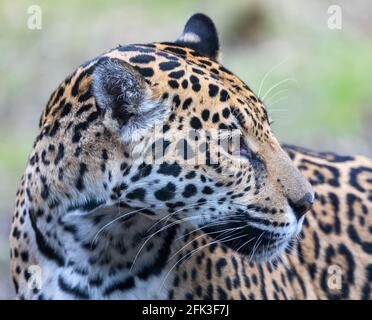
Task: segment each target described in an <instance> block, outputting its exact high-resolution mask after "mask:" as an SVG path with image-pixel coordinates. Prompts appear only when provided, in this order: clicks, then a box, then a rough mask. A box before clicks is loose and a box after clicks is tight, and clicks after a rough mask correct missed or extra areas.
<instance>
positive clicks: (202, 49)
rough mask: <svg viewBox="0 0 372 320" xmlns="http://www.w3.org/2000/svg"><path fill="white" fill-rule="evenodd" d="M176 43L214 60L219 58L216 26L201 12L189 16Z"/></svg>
mask: <svg viewBox="0 0 372 320" xmlns="http://www.w3.org/2000/svg"><path fill="white" fill-rule="evenodd" d="M176 43H179V44H182V45H184V46H186V47H189V48H192V49H194V50H195V51H197V52H199V53H200V54H202V55H205V56H207V57H210V58H212V59H214V60H218V59H219V50H220V45H219V41H218V34H217V30H216V27H215V25H214V23H213V21H212V19H211V18H209V17H208V16H206V15H205V14H203V13H196V14H194V15H193V16H191V17H190V18H189V20H188V21H187V23H186V25H185V28H184V29H183V32H182V34H181V36H180V37H179V38H178V39H177V40H176Z"/></svg>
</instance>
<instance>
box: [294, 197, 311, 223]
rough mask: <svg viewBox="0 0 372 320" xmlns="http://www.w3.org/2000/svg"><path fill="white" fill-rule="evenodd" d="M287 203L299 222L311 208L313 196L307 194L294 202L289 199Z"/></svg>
mask: <svg viewBox="0 0 372 320" xmlns="http://www.w3.org/2000/svg"><path fill="white" fill-rule="evenodd" d="M288 202H289V205H290V206H291V208H292V209H293V211H294V214H295V216H296V218H297V219H298V220H299V219H300V218H301V217H302V216H303V215H304V214H305V213H306V212H308V211H309V210H310V209H311V207H312V206H313V203H314V195H313V194H312V193H310V192H307V193H306V194H305V195H304V196H303V197H302V198H301V199H300V200H298V201H296V202H294V201H292V200H290V199H289V200H288Z"/></svg>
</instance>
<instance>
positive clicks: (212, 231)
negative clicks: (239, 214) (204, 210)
mask: <svg viewBox="0 0 372 320" xmlns="http://www.w3.org/2000/svg"><path fill="white" fill-rule="evenodd" d="M202 230H203V232H205V233H206V234H208V235H209V236H210V237H212V238H213V239H214V241H218V242H220V243H221V244H223V245H225V246H227V247H228V248H230V249H232V250H233V251H235V252H238V253H240V254H243V255H245V256H248V257H249V260H250V261H255V262H257V261H268V260H270V259H272V258H274V257H276V256H278V255H280V254H281V253H282V252H283V251H284V250H285V248H286V247H287V245H288V244H289V242H290V240H291V238H292V237H290V236H288V234H287V233H278V232H274V231H268V230H263V229H261V228H257V227H254V226H251V225H247V224H244V225H242V223H241V222H228V223H225V224H223V225H222V224H220V225H215V226H208V225H206V226H205V227H202Z"/></svg>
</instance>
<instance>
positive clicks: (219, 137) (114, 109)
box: [36, 14, 314, 260]
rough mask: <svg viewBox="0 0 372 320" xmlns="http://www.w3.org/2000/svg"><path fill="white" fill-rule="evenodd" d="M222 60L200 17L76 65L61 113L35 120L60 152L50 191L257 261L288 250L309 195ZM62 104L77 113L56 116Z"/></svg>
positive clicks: (208, 24)
mask: <svg viewBox="0 0 372 320" xmlns="http://www.w3.org/2000/svg"><path fill="white" fill-rule="evenodd" d="M218 53H219V44H218V37H217V32H216V29H215V26H214V24H213V22H212V21H211V20H210V19H209V18H208V17H206V16H204V15H202V14H197V15H194V16H193V17H191V18H190V19H189V21H188V22H187V24H186V27H185V29H184V32H183V34H182V35H181V37H180V38H179V39H178V40H177V41H176V42H173V43H153V44H148V45H130V46H120V47H118V48H116V49H114V50H112V51H110V52H108V53H106V54H104V55H103V56H101V57H99V58H97V59H94V60H92V61H90V62H89V63H87V64H86V65H83V66H81V67H80V68H79V69H78V70H77V71H76V73H75V74H73V75H72V76H71V77H70V78H69V79H68V80H67V81H66V82H65V84H64V87H65V92H66V91H67V92H71V95H70V96H65V95H64V94H63V95H62V96H60V97H59V98H58V97H57V96H58V91H57V93H55V95H54V98H53V99H52V102H51V107H50V108H49V109H51V110H52V109H53V108H57V107H55V106H58V105H59V104H60V103H61V102H60V101H61V100H62V101H63V107H62V109H60V110H61V111H58V110H57V112H55V113H54V116H52V114H53V112H52V111H51V112H49V111H48V112H45V113H44V115H43V117H42V119H41V132H43V128H45V127H48V128H49V129H48V130H49V131H48V132H46V133H43V135H46V136H48V137H47V141H48V143H50V141H53V144H54V145H57V146H58V143H62V144H63V145H64V158H63V159H62V160H59V161H58V163H57V164H56V168H55V169H54V171H50V172H49V173H46V174H45V175H46V176H47V179H49V180H57V178H56V177H55V176H56V175H57V173H58V172H59V171H58V166H59V165H60V164H59V162H60V161H61V162H63V163H64V167H65V168H66V169H65V170H64V173H63V174H64V180H63V181H64V182H63V187H62V184H61V183H62V182H58V181H56V183H55V185H56V187H55V190H54V191H55V192H57V189H58V188H59V189H58V190H60V188H61V187H62V188H63V189H66V190H68V192H69V195H70V198H77V199H81V200H78V201H82V202H84V201H87V200H86V199H91V198H94V199H95V201H98V202H99V203H100V204H102V205H103V206H115V205H117V204H118V203H120V204H121V205H123V204H125V205H126V206H128V207H130V208H134V209H135V210H138V211H141V212H142V213H143V214H145V215H147V216H148V217H152V218H153V219H156V220H162V219H163V221H168V220H169V221H178V223H188V224H191V225H192V226H194V227H195V228H197V229H202V230H204V231H205V232H206V233H208V234H209V235H210V236H211V237H212V238H213V241H216V242H221V243H224V244H225V245H227V246H229V247H231V248H233V249H234V250H236V251H238V252H241V253H244V254H247V255H249V256H251V257H252V259H253V260H256V259H258V260H260V259H268V258H270V257H271V256H273V255H275V254H277V253H278V252H280V251H281V250H282V249H283V248H285V247H286V246H287V245H288V243H289V241H290V240H291V238H292V237H293V236H294V235H296V234H297V233H298V232H299V231H300V229H301V224H302V221H303V216H304V214H305V213H306V212H307V211H308V210H309V209H310V207H311V205H312V203H313V200H314V195H313V191H312V189H311V186H310V184H309V183H308V182H307V181H306V180H305V179H304V177H303V176H302V175H301V174H300V172H299V171H298V170H297V169H296V168H295V167H294V166H293V164H292V163H291V161H290V159H289V158H288V156H287V154H286V153H285V152H284V151H283V150H282V148H281V146H280V144H279V143H278V141H277V140H276V138H275V137H274V135H273V133H272V131H271V128H270V123H269V119H268V114H267V111H266V109H265V107H264V105H263V104H262V103H261V101H260V99H259V98H258V97H257V96H256V95H255V94H254V93H253V92H252V91H251V90H250V88H249V87H248V86H247V85H246V84H244V83H243V82H242V81H241V80H240V79H239V78H238V77H237V76H235V75H234V74H233V73H231V72H230V71H229V70H227V69H226V68H225V67H223V66H222V64H220V63H219V62H218V61H217V58H218V55H219V54H218ZM66 87H71V91H68V90H67V89H66ZM63 99H64V100H63ZM54 100H55V101H54ZM67 104H69V108H71V109H73V110H74V112H69V113H68V114H65V115H64V116H63V117H62V114H63V110H64V109H63V108H65V106H66V105H67ZM65 113H67V112H65ZM56 117H59V119H56ZM56 121H58V133H57V134H55V135H53V136H51V135H50V131H52V130H53V125H54V124H55V123H56ZM71 122H73V124H71ZM50 128H52V129H50ZM39 140H41V138H40V137H39ZM39 144H40V143H39ZM36 149H37V148H36ZM77 150H79V152H78V155H77V156H76V153H77ZM39 151H41V150H40V148H39ZM68 155H69V156H68ZM66 159H67V160H66ZM51 162H53V161H51ZM67 162H68V163H67ZM52 165H53V163H52ZM53 172H54V176H53ZM66 182H68V183H67V184H66ZM57 186H59V187H57ZM50 191H51V192H53V190H52V189H51V190H50ZM82 195H84V196H82Z"/></svg>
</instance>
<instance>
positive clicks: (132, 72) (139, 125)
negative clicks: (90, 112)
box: [92, 57, 169, 143]
mask: <svg viewBox="0 0 372 320" xmlns="http://www.w3.org/2000/svg"><path fill="white" fill-rule="evenodd" d="M92 91H93V95H94V97H95V98H96V102H97V104H98V107H100V108H101V109H103V111H104V112H105V115H107V116H105V121H107V122H109V125H110V126H111V127H112V126H113V127H114V128H116V129H118V130H119V131H120V134H121V136H122V138H123V140H124V141H125V142H127V143H131V142H135V141H138V140H139V139H140V138H141V137H143V136H144V135H145V134H146V132H147V131H148V130H149V129H150V128H152V127H153V126H155V125H156V123H157V122H161V121H163V120H164V119H165V117H166V115H167V112H168V110H169V108H167V106H166V105H164V103H162V102H161V101H155V99H154V98H152V94H151V90H150V88H149V87H148V86H147V84H146V82H145V79H144V77H143V76H142V75H141V74H140V73H139V72H138V71H137V70H136V69H135V68H134V67H133V66H131V65H130V64H129V63H127V62H125V61H123V60H120V59H114V58H108V57H103V58H101V59H100V60H98V62H97V64H96V66H95V69H94V72H93V76H92Z"/></svg>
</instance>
